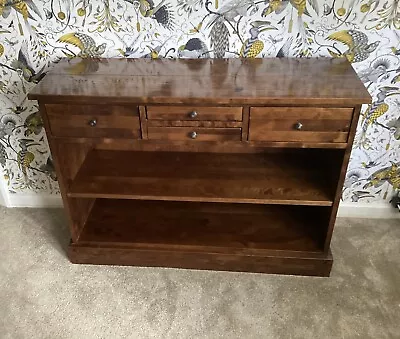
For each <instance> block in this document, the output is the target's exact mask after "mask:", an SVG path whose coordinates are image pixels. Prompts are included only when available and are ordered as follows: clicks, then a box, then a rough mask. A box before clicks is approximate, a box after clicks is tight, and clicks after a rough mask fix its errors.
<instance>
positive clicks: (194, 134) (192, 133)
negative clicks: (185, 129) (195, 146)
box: [189, 131, 197, 139]
mask: <svg viewBox="0 0 400 339" xmlns="http://www.w3.org/2000/svg"><path fill="white" fill-rule="evenodd" d="M189 137H190V138H191V139H196V138H197V133H196V132H195V131H193V132H190V133H189Z"/></svg>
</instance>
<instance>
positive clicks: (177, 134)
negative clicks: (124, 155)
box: [147, 127, 242, 141]
mask: <svg viewBox="0 0 400 339" xmlns="http://www.w3.org/2000/svg"><path fill="white" fill-rule="evenodd" d="M147 132H148V139H153V140H193V141H195V140H198V141H240V140H241V139H242V129H241V128H199V127H149V128H148V130H147Z"/></svg>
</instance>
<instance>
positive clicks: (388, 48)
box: [0, 0, 400, 202]
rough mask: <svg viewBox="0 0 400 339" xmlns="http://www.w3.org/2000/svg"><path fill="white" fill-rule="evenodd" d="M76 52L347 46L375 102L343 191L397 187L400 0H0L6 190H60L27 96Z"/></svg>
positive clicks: (310, 54) (244, 54)
mask: <svg viewBox="0 0 400 339" xmlns="http://www.w3.org/2000/svg"><path fill="white" fill-rule="evenodd" d="M75 57H81V58H91V57H104V58H105V57H113V58H238V57H241V58H268V57H296V58H314V57H331V58H347V59H348V60H349V61H350V62H351V63H352V66H353V68H354V69H355V71H356V72H357V74H358V75H359V77H360V79H361V80H362V81H363V83H364V84H365V86H366V88H367V89H368V90H369V92H370V93H371V95H372V96H373V103H372V104H371V105H368V106H367V105H366V106H365V107H364V108H363V111H362V116H361V119H360V122H359V126H358V131H357V135H356V140H355V143H354V148H353V152H352V155H351V162H350V165H349V169H348V172H347V174H346V180H345V184H344V188H343V195H342V199H343V200H344V201H349V202H375V201H389V200H390V199H391V197H392V196H393V195H394V194H395V193H396V192H397V190H398V189H399V188H400V0H260V1H255V0H25V1H22V0H0V165H1V167H2V171H3V176H2V180H3V181H4V183H5V185H7V187H8V190H9V192H11V193H15V194H21V193H31V192H35V193H38V194H40V193H43V194H49V193H51V194H58V185H57V177H56V174H55V171H54V167H53V161H52V157H51V154H50V152H49V148H48V145H47V141H46V136H45V133H44V129H43V122H42V120H41V117H40V114H39V112H38V106H37V103H36V102H31V101H28V100H27V98H26V96H27V93H28V92H29V90H30V89H31V88H33V87H34V86H35V84H37V83H38V82H39V81H40V80H41V79H42V78H43V77H44V76H45V74H46V72H47V71H48V70H49V69H51V67H52V65H53V64H54V63H57V62H58V61H59V60H60V58H75ZM265 81H268V75H267V74H266V75H265ZM299 85H300V84H299Z"/></svg>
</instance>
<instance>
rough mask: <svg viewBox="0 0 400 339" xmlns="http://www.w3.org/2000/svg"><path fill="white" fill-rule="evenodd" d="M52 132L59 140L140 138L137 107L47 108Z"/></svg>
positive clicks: (74, 106) (55, 106)
mask: <svg viewBox="0 0 400 339" xmlns="http://www.w3.org/2000/svg"><path fill="white" fill-rule="evenodd" d="M46 112H47V116H48V118H49V124H50V129H51V133H52V134H53V135H55V136H60V137H87V138H95V137H100V138H101V137H103V138H140V135H141V134H140V122H139V113H138V107H137V106H111V105H110V106H108V105H98V106H97V105H79V106H78V105H46Z"/></svg>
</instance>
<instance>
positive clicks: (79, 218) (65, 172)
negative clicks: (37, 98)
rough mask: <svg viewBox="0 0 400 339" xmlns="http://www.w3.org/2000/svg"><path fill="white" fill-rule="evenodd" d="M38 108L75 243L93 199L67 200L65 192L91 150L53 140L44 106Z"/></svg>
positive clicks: (75, 144) (82, 145) (87, 146)
mask: <svg viewBox="0 0 400 339" xmlns="http://www.w3.org/2000/svg"><path fill="white" fill-rule="evenodd" d="M39 108H40V114H41V116H42V119H43V123H44V126H45V130H46V135H47V139H48V142H49V146H50V151H51V154H52V156H53V161H54V166H55V169H56V172H57V178H58V183H59V187H60V192H61V196H62V199H63V203H64V208H65V210H66V214H67V217H68V219H69V224H70V231H71V239H72V242H77V241H78V239H79V235H80V232H81V230H82V228H83V226H84V224H85V221H86V219H87V217H88V215H89V213H90V210H91V208H92V207H93V204H94V201H95V199H79V198H69V197H68V196H67V191H68V186H69V182H70V181H71V180H72V179H73V178H74V176H75V175H76V173H77V171H78V169H79V167H80V166H81V164H82V163H83V161H84V160H85V157H86V155H87V153H88V152H89V150H90V149H91V144H90V143H86V144H78V143H74V142H71V143H62V142H60V141H58V140H57V139H55V138H54V137H53V136H52V135H51V133H50V126H49V120H48V117H47V112H46V108H45V105H43V104H39Z"/></svg>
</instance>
